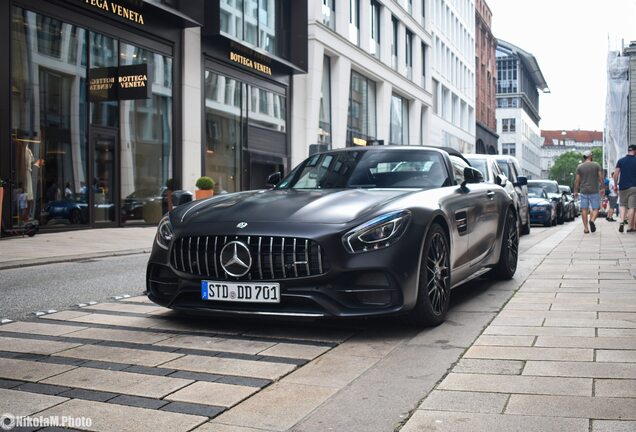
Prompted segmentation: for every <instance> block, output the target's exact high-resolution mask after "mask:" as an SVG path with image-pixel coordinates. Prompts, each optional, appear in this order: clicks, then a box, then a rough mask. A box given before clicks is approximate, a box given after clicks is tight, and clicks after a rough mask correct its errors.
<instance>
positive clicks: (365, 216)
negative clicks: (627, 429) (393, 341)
mask: <svg viewBox="0 0 636 432" xmlns="http://www.w3.org/2000/svg"><path fill="white" fill-rule="evenodd" d="M451 158H455V161H453V160H452V159H451ZM396 167H399V168H398V169H397V170H396ZM277 180H280V175H278V176H277V175H272V176H270V181H269V182H270V183H274V184H276V183H277V185H276V186H275V187H274V188H273V189H271V190H253V191H245V192H238V193H231V194H225V195H219V196H215V197H214V198H211V199H208V200H203V201H195V202H193V203H190V204H185V205H182V206H180V207H177V208H176V209H175V210H173V211H172V212H170V213H169V214H168V215H166V216H165V217H164V218H163V219H162V220H161V222H160V224H159V227H158V229H157V236H156V241H155V245H154V247H153V250H152V253H151V255H150V258H149V263H148V267H147V276H146V280H147V295H148V297H149V298H150V300H152V301H154V302H155V303H157V304H160V305H163V306H167V307H170V308H174V309H181V310H205V311H209V312H212V313H216V314H223V313H228V314H235V315H239V314H254V315H280V316H301V317H326V316H331V317H356V316H380V315H391V314H408V316H409V317H410V320H411V322H412V323H414V324H417V325H435V324H439V323H440V322H442V321H443V320H444V318H445V316H446V312H447V310H448V306H449V299H450V292H451V288H453V287H455V286H457V285H459V284H461V283H463V282H466V281H468V280H470V279H472V278H475V277H478V276H480V275H483V274H486V273H490V275H491V276H493V277H496V278H511V277H512V276H513V275H514V273H515V271H516V268H517V258H518V256H517V255H518V242H519V235H518V231H517V225H516V215H515V209H514V205H513V202H512V199H511V198H510V196H509V195H508V194H507V193H506V192H505V191H504V190H503V189H502V188H501V187H499V186H496V185H491V184H486V183H483V182H481V181H482V178H481V174H480V173H479V171H477V170H475V169H474V168H472V167H470V166H469V165H468V164H467V162H465V161H463V160H461V158H459V157H458V156H449V154H448V153H447V152H445V151H443V150H441V149H437V148H426V147H393V146H391V147H388V146H387V147H385V146H373V147H363V148H350V149H341V150H334V151H329V152H325V153H318V154H315V155H313V156H311V157H309V158H308V159H306V160H305V161H304V162H302V163H301V164H300V165H299V166H297V167H296V168H295V169H293V170H292V171H291V172H290V173H289V175H288V176H287V177H285V179H283V180H282V181H277Z"/></svg>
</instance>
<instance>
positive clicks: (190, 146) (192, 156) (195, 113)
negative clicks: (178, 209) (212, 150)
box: [181, 27, 203, 190]
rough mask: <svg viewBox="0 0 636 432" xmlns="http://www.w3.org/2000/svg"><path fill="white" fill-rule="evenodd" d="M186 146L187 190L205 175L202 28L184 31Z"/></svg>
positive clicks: (184, 185) (184, 174) (183, 164)
mask: <svg viewBox="0 0 636 432" xmlns="http://www.w3.org/2000/svg"><path fill="white" fill-rule="evenodd" d="M183 46H184V52H183V59H184V61H183V65H184V66H183V70H182V73H183V95H182V97H183V101H184V103H183V104H182V106H183V111H182V122H183V147H182V150H181V151H182V154H183V157H182V158H181V161H182V162H181V170H182V178H181V180H182V184H181V187H182V188H183V189H188V190H194V189H195V187H194V183H195V182H196V180H197V178H199V177H200V176H201V111H202V110H203V106H202V105H203V97H202V95H203V88H202V87H201V82H202V79H201V29H200V28H196V27H194V28H188V29H185V30H184V31H183Z"/></svg>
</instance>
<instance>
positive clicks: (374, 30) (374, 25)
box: [369, 0, 380, 58]
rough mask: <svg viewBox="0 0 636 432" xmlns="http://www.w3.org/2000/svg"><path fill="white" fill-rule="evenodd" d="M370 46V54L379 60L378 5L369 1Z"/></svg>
mask: <svg viewBox="0 0 636 432" xmlns="http://www.w3.org/2000/svg"><path fill="white" fill-rule="evenodd" d="M370 12H371V44H370V47H369V49H370V52H371V54H372V55H374V56H375V57H378V58H380V4H379V3H378V2H377V1H375V0H371V11H370Z"/></svg>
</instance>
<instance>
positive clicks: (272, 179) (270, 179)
mask: <svg viewBox="0 0 636 432" xmlns="http://www.w3.org/2000/svg"><path fill="white" fill-rule="evenodd" d="M282 177H283V176H282V174H281V173H280V172H278V171H277V172H275V173H273V174H270V175H269V176H267V185H268V186H276V185H277V184H278V183H280V181H281V180H282Z"/></svg>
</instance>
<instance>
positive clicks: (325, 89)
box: [318, 56, 331, 144]
mask: <svg viewBox="0 0 636 432" xmlns="http://www.w3.org/2000/svg"><path fill="white" fill-rule="evenodd" d="M318 143H319V144H331V59H330V58H329V57H327V56H325V57H324V58H323V61H322V87H321V90H320V118H319V121H318Z"/></svg>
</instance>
